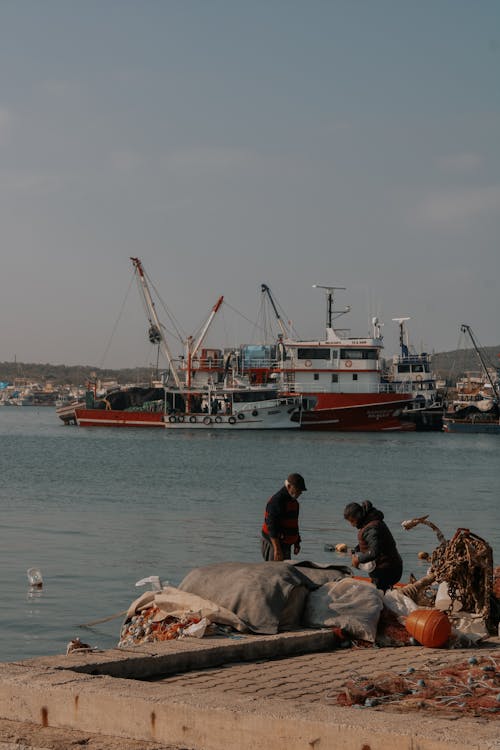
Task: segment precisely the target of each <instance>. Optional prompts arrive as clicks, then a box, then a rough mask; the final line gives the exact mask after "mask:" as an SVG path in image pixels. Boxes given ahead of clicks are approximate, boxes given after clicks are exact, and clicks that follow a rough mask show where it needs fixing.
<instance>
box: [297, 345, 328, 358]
mask: <svg viewBox="0 0 500 750" xmlns="http://www.w3.org/2000/svg"><path fill="white" fill-rule="evenodd" d="M297 359H327V360H329V359H330V349H324V348H320V347H316V346H315V347H314V348H312V347H311V348H306V347H301V348H299V349H297Z"/></svg>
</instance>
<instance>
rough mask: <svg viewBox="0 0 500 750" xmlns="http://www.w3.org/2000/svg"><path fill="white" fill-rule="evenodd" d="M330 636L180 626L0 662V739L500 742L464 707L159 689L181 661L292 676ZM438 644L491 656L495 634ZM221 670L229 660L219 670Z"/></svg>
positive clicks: (150, 744) (253, 749)
mask: <svg viewBox="0 0 500 750" xmlns="http://www.w3.org/2000/svg"><path fill="white" fill-rule="evenodd" d="M333 648H334V636H333V634H332V633H331V631H329V630H307V631H295V632H287V633H280V634H277V635H266V636H258V635H245V636H229V637H223V638H221V637H217V638H205V639H200V640H195V639H188V638H185V639H181V640H176V641H168V642H165V643H163V644H157V645H156V644H155V645H154V646H153V645H150V646H138V647H136V648H133V649H130V650H122V649H111V650H108V651H102V652H92V653H84V652H76V653H73V654H69V655H67V656H66V655H59V656H51V657H42V658H37V659H29V660H24V661H18V662H10V663H2V664H0V749H1V750H10V748H11V747H12V748H15V750H21V748H22V750H38V749H39V748H42V747H43V748H44V750H50V749H51V748H54V750H55V749H56V748H57V750H59V749H60V748H66V747H71V746H72V745H74V746H77V745H81V744H82V741H80V740H78V739H75V737H74V736H73V735H74V733H80V735H81V733H84V735H85V737H86V738H87V739H86V741H85V743H84V744H85V746H86V747H87V748H96V750H97V748H106V749H108V748H109V750H113V749H114V748H116V749H117V750H118V748H120V750H126V749H128V748H130V750H132V749H133V748H134V749H135V748H143V749H144V750H149V748H151V749H152V750H153V748H158V749H160V748H174V747H178V748H189V750H285V748H286V750H303V749H304V748H312V749H313V750H325V749H327V748H328V749H331V748H336V747H342V749H343V750H363V749H364V750H382V748H384V750H385V748H387V746H388V745H389V746H390V745H391V744H392V746H393V747H395V748H396V747H397V748H398V750H441V749H442V750H445V749H446V750H452V748H453V750H462V748H463V750H465V749H466V748H467V750H475V749H476V748H477V750H479V749H481V750H494V749H495V750H496V749H497V748H500V740H499V739H498V722H497V721H494V720H492V721H485V720H479V719H471V718H470V717H463V718H461V719H460V720H459V721H450V720H446V719H442V718H439V717H435V716H428V715H426V714H425V713H424V712H422V713H421V714H420V713H418V714H415V713H412V714H411V715H410V714H409V713H406V714H404V713H401V712H399V711H398V712H394V713H391V712H390V711H388V710H384V711H380V712H377V711H371V710H370V711H369V710H362V711H360V710H355V709H353V708H342V707H340V706H336V705H324V704H319V703H314V702H304V701H297V700H286V699H284V698H283V697H281V694H282V691H283V686H282V685H281V686H280V689H279V690H276V694H275V696H274V694H273V697H271V698H269V697H267V698H266V699H265V700H260V699H258V697H257V698H256V697H255V696H251V697H250V696H248V695H244V694H242V693H239V692H238V688H237V685H235V687H234V690H230V691H228V690H227V689H226V690H220V688H218V687H214V689H213V690H212V691H209V692H207V691H205V692H203V693H200V692H199V691H198V690H197V687H196V684H195V681H194V680H193V686H192V689H191V684H189V690H188V691H186V690H184V691H183V692H182V695H176V692H175V687H173V688H172V690H171V691H170V690H169V688H168V679H165V680H163V681H162V682H161V681H160V678H168V677H169V676H172V675H178V674H181V673H182V674H184V675H185V676H186V678H187V679H188V680H189V672H190V671H191V670H201V669H210V668H216V667H220V666H221V665H228V664H231V663H233V664H234V663H241V662H245V661H260V662H264V663H266V662H269V670H268V672H269V675H270V677H269V679H270V678H271V674H272V664H273V663H275V660H276V659H287V674H288V675H289V677H288V679H289V680H290V682H293V681H295V682H297V680H299V681H300V673H299V671H298V670H295V671H294V659H293V657H294V656H295V655H298V654H302V655H303V654H309V653H310V654H312V653H317V652H329V653H330V654H331V653H332V649H333ZM419 651H420V652H426V653H429V652H431V651H432V652H433V653H435V650H430V649H423V648H421V647H413V649H412V651H411V654H412V655H414V654H416V653H417V652H419ZM396 652H399V663H401V655H402V654H403V651H401V650H400V649H394V648H389V649H370V650H369V653H370V661H371V663H372V667H378V669H379V671H381V672H382V671H384V670H387V669H388V668H390V663H391V654H392V655H394V654H395V653H396ZM343 653H344V654H345V652H343ZM405 653H406V651H405ZM408 653H409V652H408ZM439 653H440V655H442V656H443V659H445V660H446V661H447V662H449V663H452V662H453V661H455V662H456V661H459V660H461V659H463V658H464V656H470V655H471V654H472V653H480V654H484V653H492V654H495V656H496V657H498V655H499V653H500V640H499V639H498V638H491V639H489V640H488V641H487V643H486V644H483V645H482V646H481V647H477V648H474V649H467V651H465V652H464V651H454V650H444V649H440V650H439ZM406 658H407V659H409V658H411V657H410V656H407V657H406ZM365 661H366V649H350V650H349V662H350V663H352V669H353V670H356V669H362V668H363V665H364V662H365ZM266 673H267V671H266V670H265V671H264V672H263V674H264V675H265V674H266ZM229 674H230V669H228V678H229ZM265 679H266V677H265V676H264V677H263V680H265ZM228 684H229V683H228ZM166 695H167V696H168V700H166V697H165V696H166ZM14 722H15V723H17V724H16V725H14V729H13V723H14ZM7 724H8V725H9V729H8V732H7V730H5V727H6V725H7ZM15 726H19V727H20V728H21V727H24V740H23V741H24V744H23V743H22V742H21V741H20V737H21V736H22V735H23V732H22V731H21V729H20V730H19V731H20V732H21V733H20V734H19V733H17V735H16V732H15ZM2 727H3V729H2ZM30 728H31V729H30ZM33 728H34V729H33ZM37 728H38V730H37ZM4 730H5V731H4ZM28 730H30V731H28ZM6 732H7V733H6ZM51 732H52V735H51V734H50V733H51ZM54 733H59V735H61V733H62V736H63V739H62V740H61V739H58V740H57V741H56V739H55V738H54V737H55V735H54ZM65 733H66V734H65ZM50 736H52V740H50V739H49V737H50ZM64 736H66V744H64V742H65V740H64ZM75 736H76V735H75ZM99 737H100V738H101V739H98V738H99ZM104 738H105V739H104ZM37 742H39V743H40V744H36V743H37ZM50 742H52V744H50ZM57 742H60V743H62V744H57ZM9 743H10V744H9ZM43 743H45V744H43ZM47 743H49V744H47ZM92 743H94V744H92ZM136 743H140V744H136Z"/></svg>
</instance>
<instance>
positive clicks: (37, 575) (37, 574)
mask: <svg viewBox="0 0 500 750" xmlns="http://www.w3.org/2000/svg"><path fill="white" fill-rule="evenodd" d="M26 575H27V576H28V581H29V582H30V586H31V587H32V588H34V589H41V588H42V586H43V577H42V571H41V570H39V569H38V568H28V570H27V571H26Z"/></svg>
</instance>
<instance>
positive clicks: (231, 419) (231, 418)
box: [227, 417, 236, 424]
mask: <svg viewBox="0 0 500 750" xmlns="http://www.w3.org/2000/svg"><path fill="white" fill-rule="evenodd" d="M227 421H228V422H229V424H236V419H235V418H234V417H229V419H228V420H227Z"/></svg>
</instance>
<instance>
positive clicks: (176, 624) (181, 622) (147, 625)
mask: <svg viewBox="0 0 500 750" xmlns="http://www.w3.org/2000/svg"><path fill="white" fill-rule="evenodd" d="M197 625H201V627H202V628H203V630H204V625H206V621H205V623H203V624H202V618H200V616H199V615H195V614H186V615H185V616H183V617H175V616H174V615H169V614H167V613H165V612H163V611H162V610H161V609H159V608H158V607H156V606H152V607H148V608H147V609H145V610H143V611H142V612H140V613H139V614H137V615H134V616H133V617H131V618H128V619H126V620H125V622H124V623H123V625H122V629H121V633H120V641H119V643H118V647H119V648H124V647H127V646H138V645H140V644H143V643H155V642H156V643H157V642H161V641H172V640H174V639H176V638H181V637H183V636H184V635H193V634H194V633H193V632H192V631H191V632H190V631H189V629H190V628H191V629H193V626H197Z"/></svg>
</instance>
